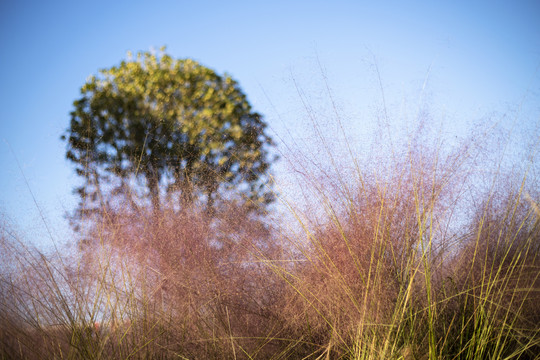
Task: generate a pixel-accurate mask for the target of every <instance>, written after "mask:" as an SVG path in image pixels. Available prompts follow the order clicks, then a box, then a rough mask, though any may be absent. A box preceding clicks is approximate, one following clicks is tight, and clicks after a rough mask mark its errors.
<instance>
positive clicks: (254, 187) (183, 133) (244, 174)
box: [62, 48, 275, 219]
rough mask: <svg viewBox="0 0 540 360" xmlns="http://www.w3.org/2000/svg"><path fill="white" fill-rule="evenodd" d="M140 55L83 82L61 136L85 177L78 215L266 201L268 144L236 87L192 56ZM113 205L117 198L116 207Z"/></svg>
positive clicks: (262, 124) (268, 196)
mask: <svg viewBox="0 0 540 360" xmlns="http://www.w3.org/2000/svg"><path fill="white" fill-rule="evenodd" d="M164 51H165V50H164V48H162V49H161V51H160V53H159V54H157V55H155V54H152V53H150V52H144V53H143V52H140V53H138V54H137V55H136V57H135V59H133V57H132V55H131V54H128V60H127V61H122V62H121V64H120V65H119V66H114V67H111V68H110V69H104V70H101V71H100V72H99V75H97V76H92V77H90V78H89V79H88V80H87V82H86V83H85V84H84V85H83V87H82V88H81V97H80V98H79V99H78V100H76V101H74V110H73V111H72V112H71V123H70V126H69V128H68V129H67V130H66V132H65V134H64V135H63V136H62V139H63V140H65V141H66V142H67V152H66V157H67V158H68V159H69V160H70V161H72V162H73V163H74V164H75V167H76V172H77V175H79V176H81V177H82V178H83V179H84V182H83V184H82V186H80V187H78V188H77V189H76V192H77V193H78V194H79V195H80V199H81V201H80V203H79V206H78V209H77V213H76V218H79V219H82V218H87V217H88V216H89V215H90V214H100V213H103V212H104V211H111V210H113V208H114V206H118V205H119V204H121V206H122V207H123V209H124V210H125V206H128V207H129V208H131V209H132V210H135V211H139V210H140V209H141V208H145V209H151V211H153V212H156V211H159V210H160V209H162V208H163V207H164V206H168V207H169V208H172V209H175V210H180V209H184V208H186V207H188V206H190V205H192V204H194V203H195V202H198V203H199V204H205V206H206V209H207V210H208V211H212V209H213V208H214V207H215V206H217V205H218V202H219V201H221V200H224V199H227V200H235V201H236V202H241V203H242V204H244V205H247V206H248V207H250V208H251V209H261V207H260V206H261V205H262V206H263V208H264V207H265V206H266V205H267V204H269V203H271V202H272V200H273V197H272V193H271V191H270V187H269V186H268V180H269V179H268V170H269V167H270V165H271V162H272V161H273V160H275V158H272V159H271V158H270V157H271V156H270V154H269V147H271V146H273V145H274V144H273V141H272V139H271V137H270V136H269V135H267V134H266V133H265V129H266V123H265V122H264V121H263V119H262V116H261V115H260V114H258V113H256V112H254V111H253V110H252V108H251V106H250V104H249V103H248V101H247V98H246V96H245V94H244V93H243V92H242V90H241V89H240V88H239V86H238V83H237V82H236V81H235V80H233V79H232V78H231V77H230V76H228V75H224V76H220V75H218V74H216V73H215V72H214V71H213V70H211V69H209V68H207V67H204V66H202V65H200V64H199V63H197V62H196V61H193V60H191V59H183V60H176V59H173V58H172V57H171V56H169V55H167V54H166V53H164ZM119 201H120V202H119Z"/></svg>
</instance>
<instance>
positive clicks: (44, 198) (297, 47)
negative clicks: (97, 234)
mask: <svg viewBox="0 0 540 360" xmlns="http://www.w3.org/2000/svg"><path fill="white" fill-rule="evenodd" d="M538 19H540V3H538V2H537V1H514V2H509V1H504V2H503V1H493V0H492V1H447V2H444V3H443V2H442V1H341V0H337V1H271V2H270V1H267V2H262V1H159V0H158V1H153V2H152V3H150V2H148V1H137V0H136V1H114V2H108V1H88V2H77V1H53V0H52V1H47V2H44V1H25V0H17V1H15V0H3V1H2V2H1V3H0V49H1V51H0V101H1V104H0V105H1V106H0V169H1V171H0V174H1V175H0V213H2V214H3V216H4V219H5V220H6V221H8V223H10V224H11V225H12V227H14V228H15V230H16V231H17V232H18V233H20V234H21V235H22V236H24V237H25V238H26V239H28V240H31V241H34V242H36V243H42V242H46V241H47V238H48V235H46V232H47V231H46V229H45V226H44V223H43V220H42V219H41V215H40V212H39V209H41V211H42V214H43V216H44V217H45V220H46V222H47V224H48V225H49V227H50V228H51V230H52V233H53V236H54V237H55V238H56V239H57V240H63V239H65V238H66V236H69V235H67V234H68V226H67V223H66V221H65V220H64V219H63V213H64V212H65V211H69V210H72V209H73V207H74V206H75V203H76V198H75V197H74V196H73V195H72V194H71V189H72V188H73V186H74V185H75V184H76V181H77V179H76V177H75V176H74V173H73V168H72V167H71V165H70V164H69V163H68V162H67V161H66V160H64V153H65V146H64V144H63V143H62V142H61V141H60V140H59V137H60V135H61V134H62V132H63V131H64V129H65V128H66V127H67V126H68V122H69V112H70V111H71V106H72V102H73V100H75V99H76V98H77V96H78V94H79V88H80V87H81V86H82V85H83V83H84V81H85V79H86V78H87V77H88V76H89V75H91V74H95V73H96V72H97V71H98V69H101V68H106V67H110V66H113V65H116V64H118V63H119V62H120V61H121V60H122V59H124V58H125V57H126V52H127V51H133V52H136V51H139V50H143V51H145V50H149V49H150V48H151V47H153V48H155V49H158V48H159V47H161V46H163V45H166V46H167V52H168V53H169V54H171V55H172V56H174V57H177V58H186V57H190V58H194V59H196V60H198V61H200V62H201V63H202V64H204V65H206V66H208V67H211V68H213V69H215V70H216V71H217V72H219V73H224V72H227V73H229V74H231V75H232V76H233V77H234V78H235V79H236V80H237V81H238V82H239V83H240V86H241V88H242V89H243V90H244V92H245V93H246V94H247V96H248V99H249V100H250V102H251V104H252V105H253V106H254V108H255V109H256V110H257V111H259V112H261V113H262V114H264V115H265V119H266V121H267V122H268V123H269V125H270V127H271V133H273V132H276V133H278V134H285V133H287V131H289V132H290V133H291V134H292V135H293V136H294V137H297V138H302V135H303V133H304V130H306V128H307V127H309V122H308V121H306V114H305V111H304V109H303V105H302V102H301V101H300V98H299V92H298V90H297V88H296V85H298V86H299V88H300V92H301V93H305V94H306V97H307V99H308V102H309V103H310V106H313V107H314V109H315V111H319V110H320V111H321V117H322V118H324V116H325V115H324V114H325V111H326V110H325V109H322V108H323V107H324V106H326V105H327V104H328V96H327V94H326V93H325V86H326V84H325V81H324V76H326V77H327V79H328V85H329V86H330V88H331V90H332V94H333V98H334V99H335V101H336V103H337V105H338V108H339V111H340V113H341V114H342V117H343V119H344V121H346V122H347V124H346V127H347V129H348V130H349V135H350V136H351V137H352V138H353V141H359V142H361V139H362V137H363V136H368V135H366V134H368V133H367V132H366V131H365V129H371V128H372V127H373V126H374V114H376V113H377V110H378V109H381V107H382V106H383V104H382V99H383V98H382V96H381V94H382V92H384V94H385V96H384V100H385V105H386V106H387V108H388V109H389V110H390V111H392V110H394V109H403V104H407V106H411V108H414V107H415V106H417V104H419V103H423V102H425V103H427V104H428V106H429V109H430V111H431V112H432V116H433V118H434V121H441V122H443V123H444V124H445V126H447V128H448V131H450V132H456V133H457V134H463V133H465V132H466V131H467V129H468V126H469V124H471V123H473V122H475V121H477V120H479V119H482V118H485V117H495V118H500V119H505V118H506V117H507V118H509V120H508V121H511V120H512V119H513V120H516V119H519V122H521V123H523V125H524V128H533V127H534V126H535V125H537V124H539V123H540V101H539V100H540V73H539V72H540V69H539V66H540V21H539V20H538ZM379 75H380V81H379ZM295 84H296V85H295ZM381 89H382V92H381ZM400 111H402V112H403V110H399V111H398V110H396V113H397V114H399V113H400ZM508 114H510V115H509V116H506V117H505V115H508ZM398 117H399V116H398ZM503 121H506V120H503ZM17 163H19V164H20V168H19V165H18V164H17ZM21 170H22V171H21ZM283 172H284V167H283V166H277V167H276V168H275V175H276V177H278V178H279V177H280V176H281V175H282V174H283ZM23 174H24V175H23ZM27 183H28V186H27ZM29 189H31V192H30V190H29ZM32 194H33V195H34V197H35V201H36V202H37V204H38V206H36V204H35V203H34V199H33V197H32Z"/></svg>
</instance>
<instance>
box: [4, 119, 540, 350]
mask: <svg viewBox="0 0 540 360" xmlns="http://www.w3.org/2000/svg"><path fill="white" fill-rule="evenodd" d="M318 134H320V132H319V133H318ZM428 134H429V132H428V131H427V130H426V129H425V128H422V127H419V130H418V131H416V132H415V133H414V136H410V137H408V138H407V139H406V140H405V141H404V142H403V143H402V144H401V145H400V144H399V142H396V141H395V139H393V141H390V140H392V139H389V138H388V137H389V135H387V137H385V136H378V137H377V144H378V143H385V144H390V145H388V151H380V146H378V147H377V151H376V152H374V155H373V156H372V157H366V158H365V159H359V158H358V157H356V156H354V155H355V152H354V151H352V150H351V149H350V147H349V146H348V143H347V139H346V138H344V141H343V143H344V144H345V145H346V146H345V147H346V148H347V151H348V153H349V156H350V158H348V160H347V159H346V158H340V159H337V158H336V157H334V156H333V153H332V152H331V151H329V147H327V142H326V140H327V139H325V138H324V137H322V136H320V137H319V138H318V140H319V142H320V143H321V144H322V145H321V148H323V149H326V150H327V151H328V154H327V155H328V158H329V159H330V161H329V163H331V166H330V167H326V168H322V169H321V168H319V167H318V166H317V164H318V162H317V161H316V159H315V160H314V159H309V157H302V158H295V157H290V156H288V155H290V154H282V155H283V158H285V159H286V160H289V161H290V163H291V164H292V166H293V170H294V172H293V173H295V174H300V175H298V179H299V182H300V185H299V187H300V188H301V189H302V190H303V191H304V194H305V197H304V199H305V203H306V205H305V206H300V205H299V203H296V202H294V203H293V202H292V201H290V200H289V201H288V200H287V199H286V198H284V197H280V201H282V204H283V205H284V207H285V208H287V211H288V212H289V214H290V215H292V217H293V218H294V223H295V224H294V225H291V223H290V222H288V223H284V222H280V221H278V220H272V219H275V217H273V216H274V214H267V215H266V216H260V215H253V213H250V212H249V211H248V210H247V209H246V208H245V207H243V206H241V205H238V204H237V203H230V204H227V205H223V206H221V207H220V208H218V209H216V211H215V212H214V213H212V214H209V213H207V212H204V211H199V210H198V208H197V207H196V206H194V207H192V208H190V209H183V210H182V211H178V210H173V209H167V208H164V209H162V210H161V211H160V212H159V213H152V214H146V213H144V211H142V212H139V213H137V214H135V213H129V212H127V211H125V210H121V209H122V207H119V208H118V210H117V211H115V212H113V211H112V210H108V211H110V213H108V214H107V216H103V217H102V220H101V221H100V222H97V223H93V224H92V225H91V227H90V228H89V229H88V230H87V231H86V232H85V233H84V234H85V237H84V239H85V240H84V241H81V242H80V244H81V246H80V247H79V248H78V249H77V251H72V252H71V253H70V252H62V253H60V252H55V253H53V254H52V255H50V254H45V253H43V252H39V251H37V250H36V249H32V248H30V247H29V246H27V245H25V244H24V242H23V241H21V240H19V239H18V238H17V237H16V236H15V235H14V234H13V233H12V232H11V231H10V229H9V228H8V227H7V226H4V227H3V228H2V232H1V246H2V249H1V252H0V253H1V254H2V256H3V258H2V272H1V278H0V290H1V291H0V358H2V359H12V358H21V359H38V358H39V359H42V358H48V359H56V358H68V359H169V358H171V359H172V358H175V359H178V358H181V359H538V358H540V357H539V355H538V354H539V353H540V333H539V331H540V328H539V326H538V324H539V323H540V305H539V304H540V278H539V277H540V258H539V255H538V254H539V250H540V224H539V219H540V211H539V210H538V208H539V203H540V197H539V195H538V192H537V189H538V183H537V179H536V178H535V174H536V173H537V170H538V169H537V163H536V159H535V157H534V155H535V151H536V150H535V149H536V145H537V144H536V145H534V146H532V147H531V148H530V149H529V150H530V151H529V153H528V155H529V160H528V162H519V164H520V165H521V164H526V166H519V167H520V171H519V172H518V171H516V169H515V168H509V169H508V170H507V167H506V166H505V165H504V164H505V161H503V160H504V159H503V158H501V159H499V160H497V161H495V162H492V164H495V167H493V168H490V169H486V164H489V163H490V162H489V161H488V160H490V159H491V160H493V158H492V154H493V151H492V150H491V148H489V147H486V146H485V144H486V143H487V141H489V139H490V138H489V136H484V137H482V138H481V139H480V138H479V137H478V136H475V137H471V139H469V140H465V141H463V142H461V143H460V144H457V145H454V146H452V147H450V146H446V145H445V144H446V143H445V140H444V139H443V138H442V137H439V138H437V137H435V139H434V140H433V138H432V137H430V136H429V135H428ZM318 136H319V135H316V136H315V139H317V137H318ZM479 139H480V140H482V139H483V140H482V141H484V140H485V142H482V141H480V140H479ZM498 144H499V145H500V142H499V143H498ZM486 149H489V150H486ZM291 154H292V152H291ZM512 159H515V158H513V157H512ZM347 161H350V162H349V164H347ZM515 162H517V160H516V161H515ZM510 163H512V161H511V162H510ZM310 164H314V165H315V166H312V165H310ZM350 164H352V166H350ZM486 170H489V171H490V172H488V171H486ZM491 170H493V171H491ZM486 174H489V176H486ZM277 217H279V216H277ZM283 218H285V217H283Z"/></svg>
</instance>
